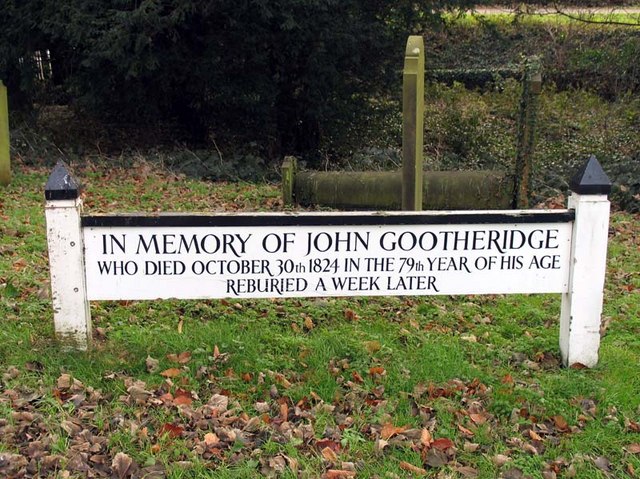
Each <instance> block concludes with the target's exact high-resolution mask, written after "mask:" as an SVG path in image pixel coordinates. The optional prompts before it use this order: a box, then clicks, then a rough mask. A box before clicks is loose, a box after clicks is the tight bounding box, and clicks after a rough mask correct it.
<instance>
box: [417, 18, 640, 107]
mask: <svg viewBox="0 0 640 479" xmlns="http://www.w3.org/2000/svg"><path fill="white" fill-rule="evenodd" d="M602 21H603V23H602V24H588V23H580V22H578V21H571V22H567V21H565V22H560V21H558V20H549V19H545V17H543V18H542V19H540V18H537V17H527V16H522V17H521V16H512V15H507V16H500V15H496V16H495V17H494V16H488V17H478V18H476V19H475V20H473V19H469V18H468V17H465V18H464V19H462V20H457V19H452V20H449V21H448V22H447V28H446V29H444V30H442V31H434V30H427V31H425V33H424V34H425V45H426V48H427V52H426V55H427V58H428V59H429V61H428V62H427V66H428V68H429V69H430V70H431V71H430V72H428V75H430V76H431V77H432V78H433V79H434V80H437V81H443V82H446V83H451V82H452V81H459V82H461V83H464V84H466V85H467V86H470V87H476V86H484V85H486V84H488V85H489V86H492V85H493V84H494V81H493V77H502V78H504V77H509V76H517V68H514V66H516V65H518V64H520V62H521V59H522V57H523V55H526V56H539V57H540V59H541V62H542V69H543V71H544V81H545V82H546V83H555V84H556V85H557V86H558V88H560V89H563V90H564V89H570V88H583V89H586V90H589V91H594V92H597V93H598V94H600V95H602V96H604V97H606V98H610V99H611V98H619V97H622V96H624V95H625V94H627V93H634V92H638V91H640V65H639V64H638V61H637V58H638V57H640V37H639V36H638V34H637V33H638V28H637V27H625V26H619V25H609V24H607V23H606V18H605V19H603V20H602ZM636 22H637V20H636Z"/></svg>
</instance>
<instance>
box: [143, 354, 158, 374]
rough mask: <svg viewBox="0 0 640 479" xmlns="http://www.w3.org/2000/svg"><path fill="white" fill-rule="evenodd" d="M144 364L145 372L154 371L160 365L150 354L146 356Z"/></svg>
mask: <svg viewBox="0 0 640 479" xmlns="http://www.w3.org/2000/svg"><path fill="white" fill-rule="evenodd" d="M145 365H146V366H147V372H150V373H155V372H156V371H157V370H158V369H159V367H160V361H158V360H157V359H153V358H152V357H151V356H147V359H146V361H145Z"/></svg>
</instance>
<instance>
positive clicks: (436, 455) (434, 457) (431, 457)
mask: <svg viewBox="0 0 640 479" xmlns="http://www.w3.org/2000/svg"><path fill="white" fill-rule="evenodd" d="M424 462H425V464H427V465H428V466H431V467H442V466H445V465H446V464H447V463H448V462H449V459H448V458H447V455H446V454H445V453H444V452H443V451H441V450H439V449H436V448H434V447H432V448H431V449H429V450H428V451H427V456H426V457H425V460H424Z"/></svg>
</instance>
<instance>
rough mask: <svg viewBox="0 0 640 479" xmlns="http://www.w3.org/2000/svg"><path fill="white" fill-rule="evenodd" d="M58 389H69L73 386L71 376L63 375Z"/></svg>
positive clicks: (59, 379) (59, 380)
mask: <svg viewBox="0 0 640 479" xmlns="http://www.w3.org/2000/svg"><path fill="white" fill-rule="evenodd" d="M57 384H58V389H69V388H70V387H71V385H72V384H73V379H72V378H71V375H70V374H61V375H60V377H59V378H58V383H57Z"/></svg>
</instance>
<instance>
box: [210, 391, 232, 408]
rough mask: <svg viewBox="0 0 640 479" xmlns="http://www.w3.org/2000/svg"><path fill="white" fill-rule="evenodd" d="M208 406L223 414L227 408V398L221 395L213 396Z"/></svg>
mask: <svg viewBox="0 0 640 479" xmlns="http://www.w3.org/2000/svg"><path fill="white" fill-rule="evenodd" d="M209 404H210V405H211V406H212V407H214V408H216V409H218V410H219V411H220V412H224V411H226V410H227V408H228V407H229V397H228V396H225V395H223V394H214V395H213V396H211V399H209Z"/></svg>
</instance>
